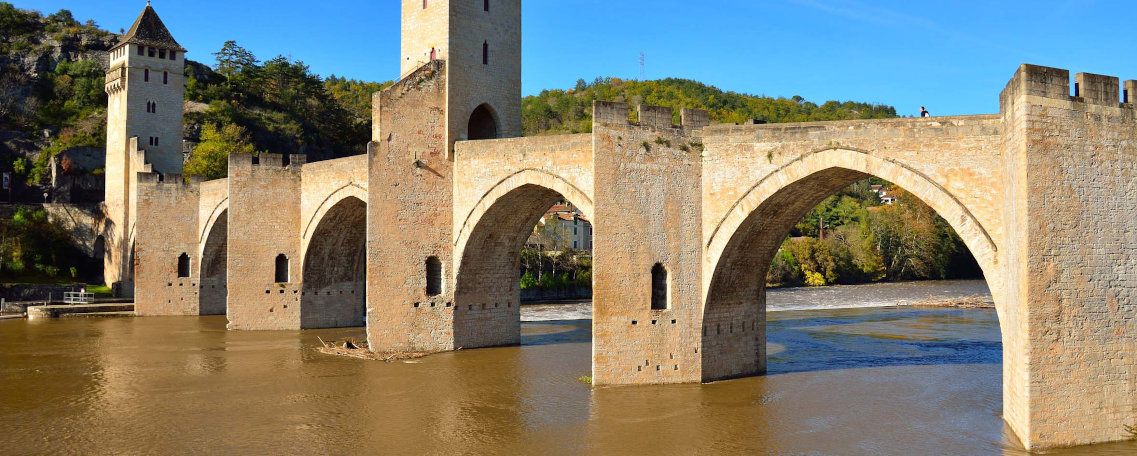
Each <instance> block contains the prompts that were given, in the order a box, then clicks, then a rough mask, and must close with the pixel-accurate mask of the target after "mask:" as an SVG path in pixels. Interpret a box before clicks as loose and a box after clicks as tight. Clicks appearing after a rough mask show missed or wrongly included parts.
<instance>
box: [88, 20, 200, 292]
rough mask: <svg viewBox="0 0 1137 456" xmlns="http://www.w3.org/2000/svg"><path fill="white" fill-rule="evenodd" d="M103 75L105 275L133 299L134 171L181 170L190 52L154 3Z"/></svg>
mask: <svg viewBox="0 0 1137 456" xmlns="http://www.w3.org/2000/svg"><path fill="white" fill-rule="evenodd" d="M108 67H109V68H110V69H109V70H108V71H107V77H106V91H107V95H108V101H107V155H106V158H107V159H106V203H105V214H106V223H105V224H104V227H103V230H102V231H103V236H104V240H105V242H106V252H107V253H106V256H105V259H104V262H105V264H104V269H103V270H104V273H103V274H104V278H105V280H106V283H107V285H110V286H112V287H115V288H116V292H118V293H121V294H123V295H126V296H130V295H132V294H133V267H132V266H133V264H132V262H133V245H132V243H131V241H132V239H133V228H134V220H135V213H134V208H135V207H136V202H137V201H136V200H137V194H138V193H137V184H138V178H137V173H139V172H146V171H154V172H158V173H161V174H180V173H181V172H182V105H183V100H184V99H185V76H184V72H183V69H184V68H185V48H183V47H182V46H181V45H179V44H178V42H177V41H176V40H174V37H173V36H172V35H170V31H169V30H167V29H166V25H165V24H163V23H162V20H161V19H160V18H158V13H157V12H155V11H154V8H152V7H151V6H150V5H149V4H147V5H146V8H145V9H144V10H142V14H139V15H138V19H136V20H135V21H134V25H132V26H131V27H130V30H129V31H128V32H126V35H124V36H123V37H122V40H121V41H120V42H119V43H118V44H117V45H116V46H115V47H114V48H112V49H111V51H110V62H109V65H108Z"/></svg>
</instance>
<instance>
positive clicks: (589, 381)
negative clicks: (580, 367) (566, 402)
mask: <svg viewBox="0 0 1137 456" xmlns="http://www.w3.org/2000/svg"><path fill="white" fill-rule="evenodd" d="M577 380H580V382H581V383H584V384H587V385H591V384H592V377H591V376H588V375H581V376H580V378H577Z"/></svg>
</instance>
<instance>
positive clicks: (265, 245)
mask: <svg viewBox="0 0 1137 456" xmlns="http://www.w3.org/2000/svg"><path fill="white" fill-rule="evenodd" d="M290 158H291V160H290V165H288V166H284V165H283V161H284V160H283V156H281V155H275V154H264V155H261V156H260V157H259V163H256V164H254V163H253V157H252V156H251V155H247V154H232V155H230V156H229V239H228V244H229V253H228V272H229V283H228V289H229V298H228V315H229V328H230V329H260V330H265V329H300V291H301V290H302V284H301V270H300V267H301V261H300V259H301V255H300V239H299V236H298V235H297V233H299V232H300V170H301V167H302V163H303V161H304V157H303V156H300V155H294V156H292V157H290ZM279 254H284V255H285V256H287V257H288V260H289V268H288V278H289V281H288V282H284V283H277V282H276V280H275V279H276V276H275V270H276V257H277V255H279Z"/></svg>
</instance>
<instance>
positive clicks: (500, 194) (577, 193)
mask: <svg viewBox="0 0 1137 456" xmlns="http://www.w3.org/2000/svg"><path fill="white" fill-rule="evenodd" d="M524 186H535V187H541V188H545V189H549V190H552V191H553V192H556V193H558V194H559V195H561V197H563V199H565V200H567V201H569V202H571V203H572V204H573V205H574V206H576V208H577V209H580V211H581V212H583V213H584V215H585V216H586V217H588V218H589V220H591V219H592V214H593V213H594V209H593V204H592V198H591V197H590V196H589V195H588V193H585V192H584V191H583V190H581V189H580V188H578V187H577V186H575V185H573V184H572V183H571V182H569V181H568V180H566V179H565V178H563V177H561V176H558V175H556V174H553V173H550V172H548V171H544V170H539V169H531V168H530V169H523V170H520V171H516V172H514V173H513V174H510V175H508V176H506V177H505V178H503V179H502V180H500V181H498V182H497V183H496V184H494V186H493V187H492V188H490V189H489V191H487V192H486V193H484V194H482V196H481V198H478V202H477V203H475V204H474V207H473V208H471V209H470V212H468V213H467V214H466V217H465V218H464V219H463V221H462V226H461V228H459V229H458V237H457V239H456V240H455V241H454V247H455V249H454V251H455V252H456V253H458V254H459V255H460V254H461V253H462V251H463V250H465V247H466V242H467V241H468V240H469V239H470V234H471V233H472V232H473V230H474V227H476V226H478V224H479V223H480V221H481V219H482V217H484V216H485V214H486V212H487V211H488V210H489V209H490V207H492V206H493V205H494V204H495V203H497V202H498V201H500V200H501V199H502V198H504V197H505V195H507V194H509V193H511V192H513V191H514V190H517V189H519V188H521V187H524ZM551 204H552V203H550V205H551ZM545 209H548V207H546V208H545ZM542 213H543V212H542Z"/></svg>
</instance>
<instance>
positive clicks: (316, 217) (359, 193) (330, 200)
mask: <svg viewBox="0 0 1137 456" xmlns="http://www.w3.org/2000/svg"><path fill="white" fill-rule="evenodd" d="M347 198H355V199H357V200H359V201H362V202H364V203H367V188H366V187H364V186H362V185H360V184H357V183H355V182H350V183H347V184H344V185H343V186H341V187H339V188H337V189H335V190H333V191H332V192H331V193H329V194H328V196H326V197H324V200H323V201H320V205H319V206H318V207H317V208H316V210H315V211H313V212H312V216H311V217H308V220H305V221H304V231H303V233H301V235H300V251H301V252H307V251H308V244H310V243H311V242H312V234H313V233H314V232H315V231H316V226H317V224H318V222H319V221H321V220H323V219H324V217H325V216H326V215H327V213H328V211H329V210H331V209H332V208H333V207H335V206H336V205H337V204H339V203H340V202H341V201H343V200H344V199H347Z"/></svg>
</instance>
